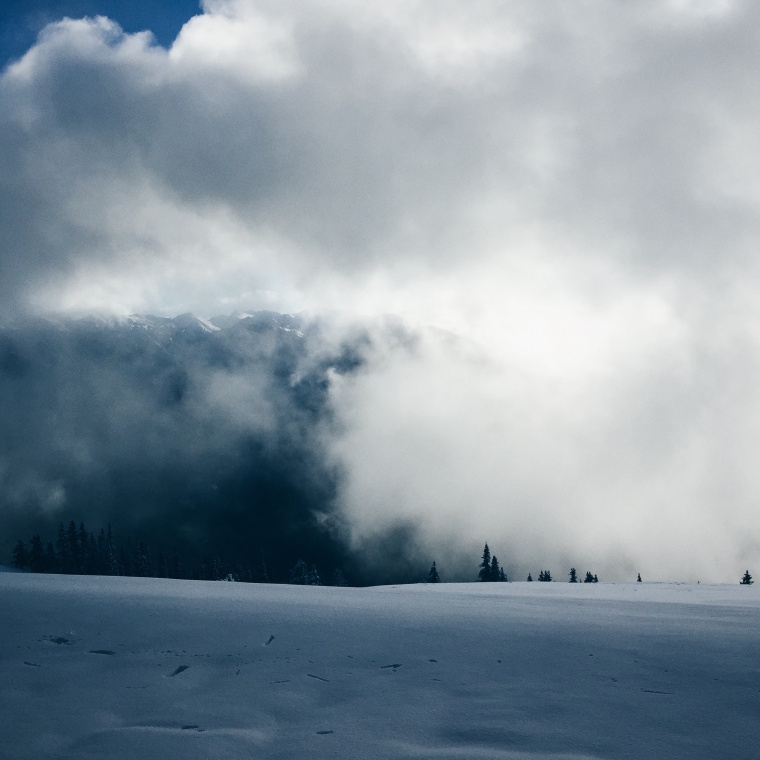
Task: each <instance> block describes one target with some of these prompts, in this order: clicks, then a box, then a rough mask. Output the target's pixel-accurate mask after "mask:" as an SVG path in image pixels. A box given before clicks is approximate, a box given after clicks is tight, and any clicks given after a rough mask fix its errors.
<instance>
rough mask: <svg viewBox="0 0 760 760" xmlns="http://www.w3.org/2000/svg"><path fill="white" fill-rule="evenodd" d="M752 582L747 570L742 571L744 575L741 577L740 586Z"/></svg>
mask: <svg viewBox="0 0 760 760" xmlns="http://www.w3.org/2000/svg"><path fill="white" fill-rule="evenodd" d="M753 583H754V581H753V580H752V576H751V575H750V574H749V570H745V571H744V575H743V576H742V579H741V585H742V586H751V585H752V584H753Z"/></svg>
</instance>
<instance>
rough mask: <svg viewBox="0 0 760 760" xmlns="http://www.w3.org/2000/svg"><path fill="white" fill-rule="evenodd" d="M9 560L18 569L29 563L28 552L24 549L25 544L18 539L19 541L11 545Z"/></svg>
mask: <svg viewBox="0 0 760 760" xmlns="http://www.w3.org/2000/svg"><path fill="white" fill-rule="evenodd" d="M11 557H12V558H11V562H12V563H13V567H17V568H18V569H19V570H21V569H22V568H25V567H26V566H27V564H28V563H29V557H28V553H27V551H26V544H25V543H24V542H23V541H21V540H20V539H19V542H18V543H17V544H16V545H15V546H14V547H13V554H12V555H11Z"/></svg>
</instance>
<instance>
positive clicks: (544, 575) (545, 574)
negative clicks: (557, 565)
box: [538, 570, 552, 583]
mask: <svg viewBox="0 0 760 760" xmlns="http://www.w3.org/2000/svg"><path fill="white" fill-rule="evenodd" d="M538 580H540V581H543V582H544V583H551V580H552V574H551V573H550V572H549V571H548V570H542V571H541V572H540V573H539V574H538Z"/></svg>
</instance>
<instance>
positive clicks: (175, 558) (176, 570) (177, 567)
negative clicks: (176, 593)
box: [169, 546, 182, 578]
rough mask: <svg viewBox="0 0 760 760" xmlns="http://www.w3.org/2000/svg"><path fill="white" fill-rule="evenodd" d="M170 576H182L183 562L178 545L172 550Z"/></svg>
mask: <svg viewBox="0 0 760 760" xmlns="http://www.w3.org/2000/svg"><path fill="white" fill-rule="evenodd" d="M169 577H170V578H181V577H182V563H181V562H180V559H179V552H178V551H177V547H176V546H175V547H174V549H173V550H172V561H171V565H170V566H169Z"/></svg>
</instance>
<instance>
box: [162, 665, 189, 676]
mask: <svg viewBox="0 0 760 760" xmlns="http://www.w3.org/2000/svg"><path fill="white" fill-rule="evenodd" d="M189 667H190V666H189V665H180V666H179V667H178V668H177V669H176V670H174V671H173V672H172V673H169V674H168V675H165V676H164V678H174V676H178V675H179V674H180V673H184V671H186V670H187V669H188V668H189Z"/></svg>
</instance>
